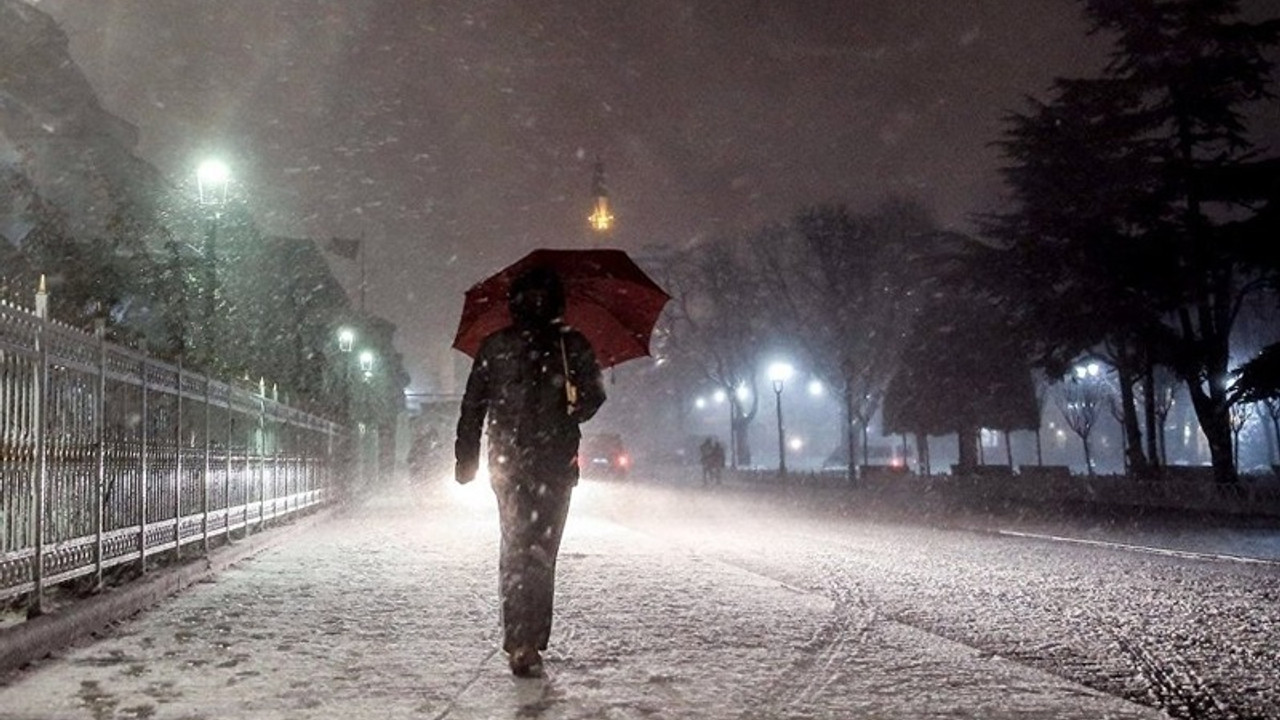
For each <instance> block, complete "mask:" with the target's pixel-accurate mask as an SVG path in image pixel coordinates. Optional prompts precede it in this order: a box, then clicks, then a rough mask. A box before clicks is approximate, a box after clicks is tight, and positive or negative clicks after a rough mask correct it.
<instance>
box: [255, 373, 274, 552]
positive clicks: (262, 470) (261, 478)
mask: <svg viewBox="0 0 1280 720" xmlns="http://www.w3.org/2000/svg"><path fill="white" fill-rule="evenodd" d="M258 443H259V445H260V446H261V448H262V452H261V457H259V458H258V531H259V532H261V531H262V528H263V526H264V525H266V522H267V399H266V398H265V397H264V398H262V400H261V404H259V405H258ZM271 470H272V473H273V474H272V476H271V494H272V495H275V489H276V487H275V485H276V483H275V475H274V473H275V467H274V465H273V466H272V468H271ZM275 506H276V503H275V498H274V497H272V498H271V507H272V508H274V507H275Z"/></svg>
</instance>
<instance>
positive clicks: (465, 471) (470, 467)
mask: <svg viewBox="0 0 1280 720" xmlns="http://www.w3.org/2000/svg"><path fill="white" fill-rule="evenodd" d="M453 479H454V480H456V481H457V482H458V484H459V485H466V484H467V483H469V482H471V481H472V480H475V479H476V464H475V463H469V462H463V461H461V460H459V461H458V464H457V466H455V467H454V469H453Z"/></svg>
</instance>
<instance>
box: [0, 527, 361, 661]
mask: <svg viewBox="0 0 1280 720" xmlns="http://www.w3.org/2000/svg"><path fill="white" fill-rule="evenodd" d="M335 509H336V508H334V507H332V506H331V507H328V508H325V509H322V510H320V511H318V512H315V513H312V514H310V515H307V516H304V517H302V518H299V519H298V520H295V521H294V522H291V523H289V524H287V525H282V526H280V527H278V528H272V529H270V530H268V531H266V532H264V533H261V534H258V535H250V536H249V537H248V538H244V539H240V540H237V541H235V542H234V543H233V544H231V545H228V546H223V547H220V548H217V549H216V550H214V551H213V552H211V553H210V554H209V556H208V557H207V558H202V559H193V560H191V561H189V562H187V563H186V564H183V565H179V566H178V567H173V568H166V569H163V570H159V571H157V572H155V573H154V574H151V575H149V576H147V577H145V578H143V579H141V580H137V581H134V582H131V583H129V584H127V585H123V586H120V587H117V588H111V589H109V590H106V591H104V592H102V593H101V594H98V595H94V596H91V597H88V598H85V599H82V600H77V601H75V602H73V603H71V604H70V605H68V606H67V607H65V608H62V609H59V610H56V611H54V612H51V613H49V614H47V615H42V616H40V617H37V618H32V619H31V620H28V621H26V622H24V623H22V624H20V625H15V626H13V627H11V628H7V629H5V630H0V675H5V674H8V673H9V672H11V671H13V670H16V669H18V668H20V667H22V666H23V665H26V664H27V663H30V662H32V661H35V660H39V659H41V658H44V657H48V656H49V655H51V654H53V653H54V652H55V651H57V650H59V649H61V648H64V647H67V646H69V645H71V644H73V643H75V642H76V641H77V640H80V639H82V638H84V637H86V636H88V635H91V634H93V633H96V632H99V631H101V630H103V629H104V628H106V627H108V626H109V625H112V624H113V623H117V622H119V621H121V620H124V619H126V618H128V617H131V616H133V615H136V614H137V613H139V612H141V611H142V610H145V609H146V608H148V607H151V606H152V605H155V604H157V603H159V602H161V601H162V600H164V599H166V598H168V597H170V596H172V595H176V594H177V593H179V592H181V591H182V590H184V589H186V588H188V587H190V586H191V585H193V584H195V583H198V582H201V581H203V580H206V579H208V578H211V577H213V576H215V575H217V574H218V573H221V572H223V571H224V570H226V569H227V568H229V567H231V566H232V565H235V564H236V563H239V562H241V561H243V560H246V559H248V558H250V557H253V556H254V555H257V554H259V553H261V552H263V551H265V550H269V549H271V548H273V547H275V546H277V545H280V544H281V543H283V542H285V541H286V540H289V539H291V538H293V537H294V536H295V535H298V534H300V533H301V532H303V531H305V530H307V529H309V528H311V527H312V526H314V525H317V524H319V523H321V522H324V521H325V520H328V519H329V517H330V516H331V515H332V514H333V512H334V511H335ZM201 560H203V562H201Z"/></svg>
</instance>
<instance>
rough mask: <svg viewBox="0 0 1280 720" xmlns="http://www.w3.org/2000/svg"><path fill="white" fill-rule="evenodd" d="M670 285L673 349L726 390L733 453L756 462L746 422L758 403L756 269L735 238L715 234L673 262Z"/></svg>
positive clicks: (735, 458) (737, 459)
mask: <svg viewBox="0 0 1280 720" xmlns="http://www.w3.org/2000/svg"><path fill="white" fill-rule="evenodd" d="M670 268H671V272H670V275H669V277H668V280H667V290H668V292H670V293H671V296H672V302H671V304H670V306H669V308H670V309H669V319H670V337H669V339H668V340H669V341H668V343H667V348H668V352H669V353H670V354H671V355H672V356H673V357H675V358H677V359H679V360H680V361H682V362H685V363H688V364H690V365H692V366H693V367H696V368H698V370H699V372H700V374H701V375H702V376H703V377H705V378H706V379H707V380H709V381H710V382H712V383H713V384H714V385H715V386H716V387H718V388H720V389H721V390H723V391H724V392H725V394H726V396H727V399H728V402H729V407H730V459H731V462H732V463H733V466H734V467H738V466H739V465H747V464H750V463H751V447H750V445H749V444H748V441H747V437H748V434H747V428H749V427H750V425H751V422H752V420H754V419H755V415H756V411H757V409H758V408H759V394H758V393H757V392H756V387H755V382H756V372H755V368H756V358H757V354H758V353H759V347H760V342H759V339H758V338H759V327H760V321H759V312H758V307H759V304H760V303H759V295H760V294H759V290H758V287H757V285H756V284H755V278H756V275H755V273H754V272H753V271H752V269H751V268H750V267H749V266H748V265H747V264H746V262H745V261H744V259H743V257H742V256H741V254H740V253H738V252H736V249H735V244H734V243H733V242H732V241H730V240H726V239H717V240H713V241H711V242H709V243H706V244H704V245H700V246H697V247H694V248H691V249H689V250H686V251H683V252H681V253H680V254H679V257H678V258H677V259H676V260H675V261H674V262H672V263H671V265H670Z"/></svg>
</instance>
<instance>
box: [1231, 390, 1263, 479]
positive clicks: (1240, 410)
mask: <svg viewBox="0 0 1280 720" xmlns="http://www.w3.org/2000/svg"><path fill="white" fill-rule="evenodd" d="M1256 415H1257V410H1256V409H1254V404H1253V403H1243V402H1238V403H1234V404H1232V406H1231V450H1232V453H1231V461H1232V462H1233V463H1235V466H1236V472H1240V435H1242V434H1243V433H1244V429H1245V428H1246V427H1248V426H1249V421H1250V420H1252V419H1253V418H1254V417H1255V416H1256Z"/></svg>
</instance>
